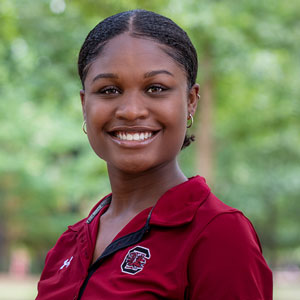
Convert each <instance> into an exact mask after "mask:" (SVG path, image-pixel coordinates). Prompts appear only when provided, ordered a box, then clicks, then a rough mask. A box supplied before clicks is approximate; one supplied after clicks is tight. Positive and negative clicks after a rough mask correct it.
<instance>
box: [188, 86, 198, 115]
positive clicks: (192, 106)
mask: <svg viewBox="0 0 300 300" xmlns="http://www.w3.org/2000/svg"><path fill="white" fill-rule="evenodd" d="M199 99H200V95H199V84H197V83H195V84H194V85H193V86H192V87H191V89H190V91H189V95H188V107H187V108H188V113H189V114H192V115H194V114H195V112H196V109H197V104H198V101H199Z"/></svg>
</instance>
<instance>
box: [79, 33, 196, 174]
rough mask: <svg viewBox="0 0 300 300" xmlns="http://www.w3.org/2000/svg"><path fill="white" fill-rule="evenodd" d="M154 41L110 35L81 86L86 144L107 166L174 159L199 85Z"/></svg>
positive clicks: (154, 164) (129, 167)
mask: <svg viewBox="0 0 300 300" xmlns="http://www.w3.org/2000/svg"><path fill="white" fill-rule="evenodd" d="M163 47H164V46H163V45H161V44H158V43H156V42H154V41H151V40H148V39H142V38H133V37H130V36H129V35H128V34H127V33H124V34H121V35H119V36H117V37H115V38H113V39H112V40H110V41H109V42H108V43H107V45H106V46H105V47H104V49H103V50H102V52H101V53H100V55H99V56H98V57H97V59H96V60H94V61H93V62H92V64H91V66H90V68H89V71H88V74H87V77H86V80H85V90H84V91H81V100H82V107H83V114H84V118H85V120H86V123H87V132H88V138H89V141H90V144H91V146H92V148H93V150H94V151H95V153H96V154H97V155H98V156H99V157H101V158H102V159H104V160H105V161H106V162H107V164H108V167H109V168H116V169H118V170H121V171H123V172H126V173H138V172H144V171H147V170H150V169H153V168H159V167H162V166H165V165H167V164H169V163H172V162H174V160H175V159H176V155H177V154H178V152H179V151H180V149H181V146H182V143H183V140H184V136H185V133H186V124H187V117H188V113H191V114H194V112H195V109H196V102H197V92H198V85H195V86H194V87H193V88H192V89H191V90H190V92H188V89H187V79H186V74H185V72H184V71H183V70H182V68H180V67H179V66H178V64H177V63H176V62H175V61H174V60H173V59H172V58H171V57H170V56H168V55H167V54H166V53H165V52H164V51H163V50H162V48H163Z"/></svg>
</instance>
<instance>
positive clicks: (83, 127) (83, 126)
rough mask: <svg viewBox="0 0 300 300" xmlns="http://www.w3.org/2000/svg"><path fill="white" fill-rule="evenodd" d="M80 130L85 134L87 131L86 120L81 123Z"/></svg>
mask: <svg viewBox="0 0 300 300" xmlns="http://www.w3.org/2000/svg"><path fill="white" fill-rule="evenodd" d="M82 130H83V132H84V133H85V134H87V129H86V120H84V121H83V123H82Z"/></svg>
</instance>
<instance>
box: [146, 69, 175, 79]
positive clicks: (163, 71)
mask: <svg viewBox="0 0 300 300" xmlns="http://www.w3.org/2000/svg"><path fill="white" fill-rule="evenodd" d="M157 74H167V75H170V76H173V77H174V75H173V74H172V73H170V72H169V71H167V70H156V71H151V72H147V73H145V75H144V77H145V78H148V77H153V76H155V75H157Z"/></svg>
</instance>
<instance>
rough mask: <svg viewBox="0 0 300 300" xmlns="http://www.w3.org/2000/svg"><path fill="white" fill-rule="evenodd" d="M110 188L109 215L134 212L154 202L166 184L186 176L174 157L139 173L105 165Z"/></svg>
mask: <svg viewBox="0 0 300 300" xmlns="http://www.w3.org/2000/svg"><path fill="white" fill-rule="evenodd" d="M108 174H109V179H110V184H111V190H112V202H111V205H110V208H109V211H110V212H109V213H110V214H111V215H115V216H116V215H120V214H123V213H124V214H127V213H138V212H140V211H142V210H144V209H145V208H147V207H150V206H153V205H155V203H156V202H157V200H158V199H159V198H160V197H161V196H162V195H163V194H164V193H165V192H166V191H167V190H169V189H170V188H172V187H174V186H176V185H178V184H180V183H182V182H184V181H186V180H187V178H186V176H185V175H184V174H183V173H182V171H181V169H180V168H179V166H178V163H177V161H176V160H174V161H172V162H169V163H168V164H165V165H161V166H159V167H156V168H153V169H151V170H147V171H146V172H143V173H139V174H128V173H124V172H122V171H121V170H117V169H115V168H113V167H111V166H109V165H108Z"/></svg>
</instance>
